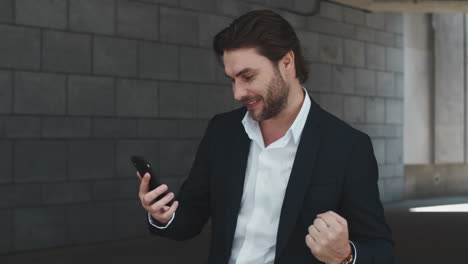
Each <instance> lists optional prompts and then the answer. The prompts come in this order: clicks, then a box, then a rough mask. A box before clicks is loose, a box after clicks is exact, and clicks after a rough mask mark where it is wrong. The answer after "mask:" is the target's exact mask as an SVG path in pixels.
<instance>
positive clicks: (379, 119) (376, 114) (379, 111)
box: [366, 97, 385, 124]
mask: <svg viewBox="0 0 468 264" xmlns="http://www.w3.org/2000/svg"><path fill="white" fill-rule="evenodd" d="M366 122H367V123H379V124H383V123H385V100H384V99H381V98H376V97H368V98H366Z"/></svg>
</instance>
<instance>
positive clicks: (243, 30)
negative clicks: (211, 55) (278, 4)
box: [213, 10, 309, 84]
mask: <svg viewBox="0 0 468 264" xmlns="http://www.w3.org/2000/svg"><path fill="white" fill-rule="evenodd" d="M250 47H252V48H256V49H257V51H258V53H259V54H260V55H262V56H265V57H267V58H268V59H269V60H270V61H271V62H273V63H278V61H279V60H280V59H281V58H283V57H284V55H286V53H288V52H289V51H290V50H292V51H293V52H294V64H295V67H296V77H297V78H298V79H299V81H300V83H301V84H303V83H304V82H305V81H306V80H307V77H308V75H309V69H308V65H307V62H306V60H305V58H304V56H303V55H302V51H301V45H300V43H299V39H298V38H297V36H296V33H295V32H294V29H293V27H292V26H291V24H289V22H288V21H286V20H285V19H284V18H283V17H281V16H280V15H278V14H276V13H275V12H273V11H271V10H255V11H251V12H248V13H246V14H244V15H242V16H240V17H238V18H236V19H235V20H234V21H233V22H232V23H231V24H230V25H229V26H228V27H226V28H225V29H223V30H222V31H220V32H219V33H218V34H216V36H215V37H214V40H213V49H214V51H215V53H216V56H217V57H218V59H221V57H222V56H223V54H224V51H225V50H234V49H238V48H250Z"/></svg>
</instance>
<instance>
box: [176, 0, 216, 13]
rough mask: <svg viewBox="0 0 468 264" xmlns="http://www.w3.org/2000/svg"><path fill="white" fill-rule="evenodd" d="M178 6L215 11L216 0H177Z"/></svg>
mask: <svg viewBox="0 0 468 264" xmlns="http://www.w3.org/2000/svg"><path fill="white" fill-rule="evenodd" d="M179 5H180V7H183V8H188V9H194V10H199V11H212V12H213V11H215V10H216V0H179Z"/></svg>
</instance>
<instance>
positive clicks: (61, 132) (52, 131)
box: [41, 116, 91, 138]
mask: <svg viewBox="0 0 468 264" xmlns="http://www.w3.org/2000/svg"><path fill="white" fill-rule="evenodd" d="M41 131H42V132H41V135H42V136H43V137H45V138H88V137H89V136H90V135H91V120H90V119H89V118H81V117H69V116H67V117H46V118H44V119H43V121H42V127H41Z"/></svg>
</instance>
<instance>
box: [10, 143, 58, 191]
mask: <svg viewBox="0 0 468 264" xmlns="http://www.w3.org/2000/svg"><path fill="white" fill-rule="evenodd" d="M66 154H67V153H66V143H65V142H63V141H49V140H40V141H39V140H22V141H18V142H16V144H15V163H14V164H15V175H14V180H15V182H50V181H60V180H64V179H66V178H67V177H66V176H67V175H66V173H67V171H66V165H67V164H66V163H67V162H66V160H67V155H66Z"/></svg>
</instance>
